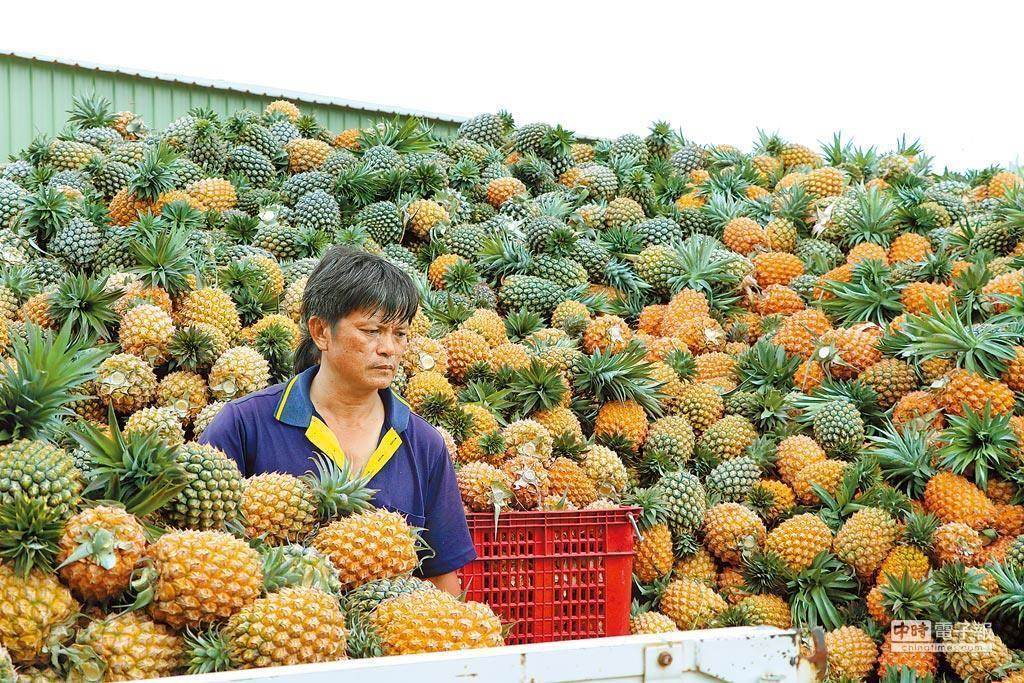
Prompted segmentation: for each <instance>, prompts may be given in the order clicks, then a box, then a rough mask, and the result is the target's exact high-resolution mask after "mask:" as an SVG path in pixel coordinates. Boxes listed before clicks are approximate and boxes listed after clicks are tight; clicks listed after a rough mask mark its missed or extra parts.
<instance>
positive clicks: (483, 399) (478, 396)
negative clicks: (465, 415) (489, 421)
mask: <svg viewBox="0 0 1024 683" xmlns="http://www.w3.org/2000/svg"><path fill="white" fill-rule="evenodd" d="M508 396H509V390H508V389H499V388H498V387H497V386H496V385H495V384H493V383H491V382H470V383H468V384H467V385H466V386H465V387H464V388H463V389H462V390H461V391H460V392H459V404H460V405H469V404H475V405H478V406H482V407H484V408H486V409H487V410H489V411H490V412H491V413H492V414H493V415H494V416H495V418H497V420H498V424H501V423H502V422H503V421H504V419H505V418H504V414H505V412H506V411H508V410H510V409H511V408H512V401H511V400H510V399H509V397H508Z"/></svg>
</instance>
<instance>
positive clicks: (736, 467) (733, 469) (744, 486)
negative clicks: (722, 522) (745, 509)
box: [704, 455, 761, 503]
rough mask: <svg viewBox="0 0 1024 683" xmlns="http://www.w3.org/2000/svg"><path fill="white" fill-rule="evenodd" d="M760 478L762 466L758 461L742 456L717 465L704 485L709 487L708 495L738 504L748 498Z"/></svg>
mask: <svg viewBox="0 0 1024 683" xmlns="http://www.w3.org/2000/svg"><path fill="white" fill-rule="evenodd" d="M760 478H761V466H760V465H758V464H757V461H755V460H754V458H752V457H750V456H748V455H741V456H739V457H737V458H732V459H731V460H725V461H723V462H720V463H719V464H718V465H716V466H715V468H714V469H713V470H711V472H710V473H708V476H707V479H706V480H705V481H704V484H705V486H707V490H708V495H710V496H718V497H720V498H721V500H723V501H726V502H732V503H738V502H742V501H743V500H745V499H746V498H747V496H748V495H749V494H750V490H751V489H752V488H754V484H756V483H757V481H758V479H760Z"/></svg>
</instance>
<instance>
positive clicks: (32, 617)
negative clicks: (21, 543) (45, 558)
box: [0, 562, 78, 665]
mask: <svg viewBox="0 0 1024 683" xmlns="http://www.w3.org/2000/svg"><path fill="white" fill-rule="evenodd" d="M0 595H2V596H3V605H4V609H3V611H2V612H0V642H2V643H3V645H4V647H6V648H7V651H8V652H9V653H10V655H11V659H12V660H14V663H15V664H21V665H28V664H36V663H39V662H42V661H43V659H44V657H45V656H46V654H47V653H46V652H45V651H44V648H46V647H49V646H50V645H54V644H59V643H60V642H61V641H62V640H63V639H64V638H65V637H66V636H67V634H68V631H67V626H68V625H69V622H70V621H72V620H73V619H74V616H75V615H76V614H77V612H78V603H77V602H75V599H74V598H73V597H71V593H70V592H69V591H68V589H67V588H65V587H64V586H62V585H61V583H60V582H59V581H58V580H57V578H56V577H55V576H53V575H51V574H46V573H44V572H42V571H41V570H39V569H33V570H31V571H30V572H29V573H28V574H27V575H26V576H22V575H20V574H18V573H16V572H15V571H14V568H13V567H11V566H10V565H9V564H8V563H6V562H0Z"/></svg>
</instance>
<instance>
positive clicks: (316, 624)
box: [224, 588, 347, 669]
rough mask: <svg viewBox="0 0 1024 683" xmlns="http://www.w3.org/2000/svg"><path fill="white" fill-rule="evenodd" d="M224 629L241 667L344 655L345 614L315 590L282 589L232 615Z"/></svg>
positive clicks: (233, 654) (311, 660)
mask: <svg viewBox="0 0 1024 683" xmlns="http://www.w3.org/2000/svg"><path fill="white" fill-rule="evenodd" d="M224 633H225V635H226V636H227V638H228V652H229V654H230V657H231V661H232V663H233V664H234V665H235V666H237V667H238V668H241V669H254V668H259V667H266V666H285V665H289V664H312V663H315V662H330V661H335V660H338V659H345V658H346V642H347V631H346V630H345V615H344V614H343V613H342V611H341V608H340V607H339V606H338V601H337V600H336V599H334V598H332V597H331V596H329V595H327V594H326V593H324V592H323V591H321V590H319V589H316V588H283V589H281V590H279V591H277V592H276V593H271V594H270V595H268V596H267V597H265V598H260V599H259V600H256V601H255V602H253V603H252V604H251V605H249V606H247V607H245V608H243V609H242V610H241V611H240V612H238V613H237V614H235V615H234V616H233V617H231V619H229V620H228V623H227V626H226V627H225V629H224Z"/></svg>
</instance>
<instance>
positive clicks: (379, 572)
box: [312, 510, 419, 590]
mask: <svg viewBox="0 0 1024 683" xmlns="http://www.w3.org/2000/svg"><path fill="white" fill-rule="evenodd" d="M312 546H313V547H314V548H315V549H316V550H319V551H320V552H322V553H324V554H325V555H327V556H328V557H330V558H331V562H332V563H333V564H334V567H335V568H336V569H337V570H338V578H339V579H340V580H341V584H342V587H343V588H345V589H346V590H348V589H351V588H356V587H358V586H361V585H363V584H364V583H369V582H370V581H375V580H377V579H390V578H394V577H397V576H403V575H405V574H410V573H412V571H413V570H415V569H416V567H417V566H418V565H419V560H418V558H417V556H416V540H415V537H414V534H413V530H412V528H411V527H410V526H409V524H408V523H407V522H406V521H405V517H403V516H402V515H401V514H400V513H397V512H390V511H388V510H368V511H366V512H361V513H359V514H355V515H352V516H350V517H346V518H344V519H340V520H337V521H335V522H331V523H330V524H328V525H326V526H324V527H323V528H321V529H320V531H318V532H317V534H316V536H314V537H313V540H312Z"/></svg>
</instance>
